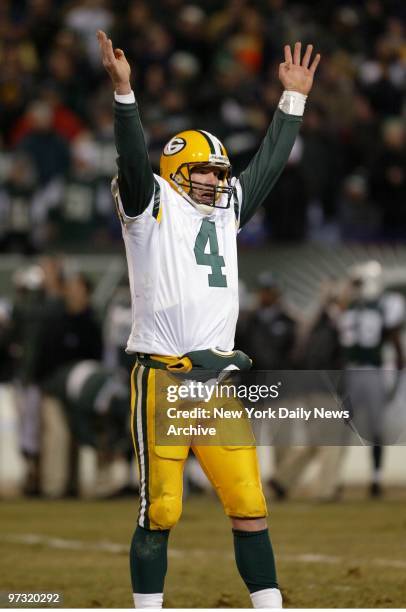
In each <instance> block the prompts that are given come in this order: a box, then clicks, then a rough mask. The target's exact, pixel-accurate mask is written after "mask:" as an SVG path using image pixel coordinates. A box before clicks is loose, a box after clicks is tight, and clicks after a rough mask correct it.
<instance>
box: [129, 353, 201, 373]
mask: <svg viewBox="0 0 406 612" xmlns="http://www.w3.org/2000/svg"><path fill="white" fill-rule="evenodd" d="M137 359H138V361H139V362H140V363H141V365H144V366H147V367H149V368H157V369H158V370H169V371H170V372H183V373H188V372H190V371H191V370H192V367H193V364H192V361H191V360H190V358H189V357H186V356H184V357H177V356H176V355H149V354H147V353H137Z"/></svg>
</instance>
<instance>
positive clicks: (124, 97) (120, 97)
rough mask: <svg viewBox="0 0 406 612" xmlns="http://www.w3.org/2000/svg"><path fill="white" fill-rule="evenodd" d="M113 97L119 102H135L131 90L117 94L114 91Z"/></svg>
mask: <svg viewBox="0 0 406 612" xmlns="http://www.w3.org/2000/svg"><path fill="white" fill-rule="evenodd" d="M114 99H115V101H116V102H120V104H134V102H135V96H134V92H133V91H131V92H130V93H128V94H118V93H116V92H114Z"/></svg>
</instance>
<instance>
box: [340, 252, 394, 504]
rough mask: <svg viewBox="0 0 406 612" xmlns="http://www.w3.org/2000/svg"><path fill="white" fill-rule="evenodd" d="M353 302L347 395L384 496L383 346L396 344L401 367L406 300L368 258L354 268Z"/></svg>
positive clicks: (344, 341)
mask: <svg viewBox="0 0 406 612" xmlns="http://www.w3.org/2000/svg"><path fill="white" fill-rule="evenodd" d="M349 276H350V279H349V280H350V286H349V289H348V298H347V300H348V303H347V305H346V307H345V308H344V310H343V312H342V313H341V315H340V317H339V319H338V329H339V339H340V344H341V347H342V349H343V358H344V366H345V369H346V372H345V386H346V394H347V397H348V399H349V400H350V405H351V407H352V409H353V422H354V424H355V426H356V428H357V430H358V431H359V433H360V435H361V436H362V437H363V438H365V439H366V440H367V441H368V442H370V443H371V444H372V462H373V471H372V480H371V483H370V495H371V496H372V497H377V496H379V495H381V492H382V489H381V472H382V452H383V447H382V442H383V440H382V438H383V427H384V408H385V405H386V403H387V401H388V397H387V391H386V389H385V380H384V371H383V369H382V366H383V357H384V355H383V352H384V351H383V349H384V346H385V344H391V345H392V347H393V350H394V354H395V357H396V367H397V369H398V371H400V370H401V369H402V368H403V364H404V354H403V347H402V342H401V337H400V331H401V328H402V327H403V325H404V321H405V302H404V299H403V297H402V296H401V295H400V294H398V293H392V292H388V291H384V284H383V271H382V266H381V265H380V263H379V262H377V261H367V262H364V263H361V264H356V265H354V266H352V267H351V268H350V270H349Z"/></svg>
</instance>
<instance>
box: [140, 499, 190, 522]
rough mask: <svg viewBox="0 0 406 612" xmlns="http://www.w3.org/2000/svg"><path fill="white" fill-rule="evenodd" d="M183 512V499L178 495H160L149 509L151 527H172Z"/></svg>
mask: <svg viewBox="0 0 406 612" xmlns="http://www.w3.org/2000/svg"><path fill="white" fill-rule="evenodd" d="M181 514H182V499H181V498H178V497H171V496H165V497H159V498H158V499H156V500H154V501H153V502H152V503H151V505H150V507H149V511H148V516H149V520H150V528H151V529H171V528H172V527H174V526H175V525H176V523H177V522H178V520H179V519H180V515H181Z"/></svg>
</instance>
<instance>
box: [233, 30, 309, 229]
mask: <svg viewBox="0 0 406 612" xmlns="http://www.w3.org/2000/svg"><path fill="white" fill-rule="evenodd" d="M284 51H285V61H284V62H283V63H282V64H280V66H279V80H280V81H281V83H282V85H283V86H284V88H285V91H284V92H283V95H282V97H281V100H280V102H279V108H278V109H277V110H276V112H275V115H274V118H273V120H272V123H271V125H270V126H269V128H268V132H267V134H266V136H265V138H264V140H263V141H262V144H261V146H260V148H259V150H258V151H257V153H256V154H255V156H254V157H253V159H252V160H251V162H250V163H249V165H248V166H247V168H246V169H245V170H244V171H243V172H242V173H241V175H240V177H239V179H240V183H241V188H242V203H241V216H240V227H242V226H243V225H245V223H247V221H249V219H250V218H251V217H252V216H253V214H254V213H255V211H256V210H257V209H258V208H259V206H261V204H262V203H263V201H264V200H265V198H266V197H267V196H268V194H269V193H270V191H271V189H272V187H273V186H274V184H275V183H276V181H277V180H278V178H279V176H280V174H281V172H282V170H283V168H284V167H285V165H286V162H287V161H288V158H289V155H290V152H291V150H292V147H293V144H294V142H295V139H296V136H297V133H298V131H299V128H300V124H301V122H302V115H303V111H304V106H305V102H306V98H307V94H308V93H309V91H310V90H311V88H312V85H313V77H314V73H315V71H316V68H317V66H318V63H319V61H320V54H317V55H316V56H315V58H314V60H313V62H312V63H311V65H310V66H309V64H310V59H311V55H312V51H313V46H312V45H307V48H306V52H305V54H304V55H303V59H302V60H301V43H300V42H297V43H296V44H295V48H294V52H293V58H292V52H291V49H290V46H289V45H285V48H284Z"/></svg>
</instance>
